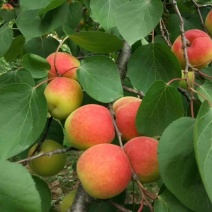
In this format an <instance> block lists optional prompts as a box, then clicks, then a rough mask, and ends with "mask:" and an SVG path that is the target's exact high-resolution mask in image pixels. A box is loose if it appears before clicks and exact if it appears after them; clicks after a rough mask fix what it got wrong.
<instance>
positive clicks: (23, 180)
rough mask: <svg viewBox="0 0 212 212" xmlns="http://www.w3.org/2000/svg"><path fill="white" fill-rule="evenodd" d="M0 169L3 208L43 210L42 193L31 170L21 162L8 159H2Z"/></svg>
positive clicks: (1, 203)
mask: <svg viewBox="0 0 212 212" xmlns="http://www.w3.org/2000/svg"><path fill="white" fill-rule="evenodd" d="M0 170H2V173H1V176H0V186H1V191H0V205H1V210H2V211H23V212H28V211H34V212H41V211H42V210H41V199H40V194H39V192H38V191H37V189H36V186H35V182H34V180H33V179H32V177H31V175H30V174H29V172H28V171H27V170H26V169H25V168H24V167H23V166H22V165H21V164H15V163H11V162H9V161H6V160H0ZM3 170H4V171H3Z"/></svg>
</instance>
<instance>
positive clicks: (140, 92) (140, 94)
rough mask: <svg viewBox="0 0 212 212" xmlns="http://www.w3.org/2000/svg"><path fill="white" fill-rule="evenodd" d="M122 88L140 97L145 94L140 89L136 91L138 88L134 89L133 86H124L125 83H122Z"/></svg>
mask: <svg viewBox="0 0 212 212" xmlns="http://www.w3.org/2000/svg"><path fill="white" fill-rule="evenodd" d="M122 88H123V89H124V90H125V91H128V92H129V93H132V94H136V95H138V96H139V97H140V98H141V99H143V98H144V96H145V95H144V93H143V92H142V91H138V90H136V89H134V88H129V87H127V86H125V85H122Z"/></svg>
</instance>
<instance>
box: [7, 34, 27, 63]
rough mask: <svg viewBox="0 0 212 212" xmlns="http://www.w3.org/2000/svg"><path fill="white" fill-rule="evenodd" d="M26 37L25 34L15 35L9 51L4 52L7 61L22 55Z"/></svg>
mask: <svg viewBox="0 0 212 212" xmlns="http://www.w3.org/2000/svg"><path fill="white" fill-rule="evenodd" d="M24 44H25V39H24V37H23V35H19V36H17V37H15V38H14V39H13V41H12V44H11V46H10V48H9V49H8V51H7V52H6V53H5V54H4V58H5V60H6V61H7V62H10V61H13V60H15V59H17V58H18V57H21V56H22V54H23V51H24Z"/></svg>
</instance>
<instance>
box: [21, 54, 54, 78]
mask: <svg viewBox="0 0 212 212" xmlns="http://www.w3.org/2000/svg"><path fill="white" fill-rule="evenodd" d="M22 65H23V67H24V68H25V69H27V70H29V71H30V73H31V74H32V76H33V78H43V77H46V76H47V73H48V71H49V70H50V68H51V66H50V64H49V63H48V62H47V61H46V59H44V58H43V57H40V56H38V55H36V54H25V55H24V57H23V59H22Z"/></svg>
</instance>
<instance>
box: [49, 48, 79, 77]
mask: <svg viewBox="0 0 212 212" xmlns="http://www.w3.org/2000/svg"><path fill="white" fill-rule="evenodd" d="M46 60H47V61H48V62H49V64H50V65H51V69H50V70H49V72H48V77H49V78H54V77H58V75H59V76H63V77H67V78H72V79H75V80H76V79H77V74H76V71H77V69H78V68H79V66H80V61H79V60H78V59H77V58H76V57H74V56H72V55H70V54H68V53H66V52H57V53H56V52H54V53H52V54H50V55H49V56H48V57H47V58H46ZM56 70H57V71H56Z"/></svg>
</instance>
